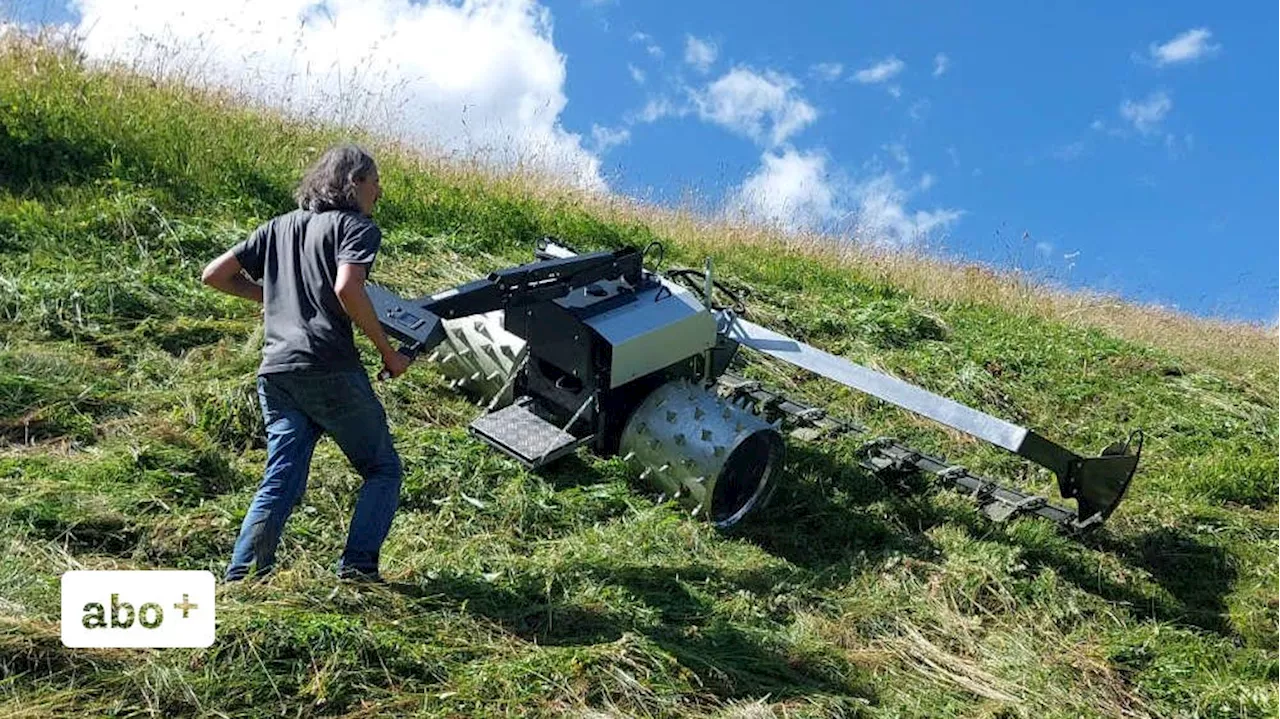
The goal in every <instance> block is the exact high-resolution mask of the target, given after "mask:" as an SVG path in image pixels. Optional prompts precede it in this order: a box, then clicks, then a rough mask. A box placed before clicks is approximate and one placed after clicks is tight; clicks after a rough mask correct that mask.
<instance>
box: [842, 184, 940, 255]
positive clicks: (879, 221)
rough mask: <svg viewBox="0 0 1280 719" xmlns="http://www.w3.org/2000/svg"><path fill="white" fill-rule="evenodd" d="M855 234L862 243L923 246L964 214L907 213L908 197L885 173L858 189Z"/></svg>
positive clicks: (935, 211) (859, 186) (857, 187)
mask: <svg viewBox="0 0 1280 719" xmlns="http://www.w3.org/2000/svg"><path fill="white" fill-rule="evenodd" d="M853 195H854V197H855V198H856V200H857V227H858V234H859V235H860V236H861V237H862V238H863V239H864V241H870V242H876V243H879V244H889V245H897V246H905V245H911V244H915V243H918V242H923V241H924V240H926V239H928V238H929V237H930V236H931V235H932V234H933V233H935V232H937V231H940V230H945V229H946V228H947V227H949V226H950V225H952V224H953V223H955V222H956V221H957V220H959V219H960V218H961V217H963V216H964V211H963V210H954V209H935V210H932V211H925V210H916V211H915V212H911V211H910V210H908V209H907V207H906V204H907V200H908V199H910V196H911V193H910V192H907V191H906V190H903V189H901V188H900V187H898V183H897V180H896V179H895V178H894V176H893V175H891V174H889V173H885V174H883V175H880V176H879V177H875V178H872V179H870V180H867V181H866V182H863V183H861V184H859V185H857V186H856V187H855V188H854V191H853Z"/></svg>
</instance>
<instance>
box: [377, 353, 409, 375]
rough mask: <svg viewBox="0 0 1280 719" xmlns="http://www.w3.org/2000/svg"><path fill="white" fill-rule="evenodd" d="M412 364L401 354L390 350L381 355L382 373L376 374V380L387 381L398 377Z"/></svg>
mask: <svg viewBox="0 0 1280 719" xmlns="http://www.w3.org/2000/svg"><path fill="white" fill-rule="evenodd" d="M411 364H413V360H412V359H411V358H409V357H406V356H404V355H403V354H401V353H399V352H397V351H395V350H392V351H391V352H384V353H383V354H382V371H381V372H379V373H378V379H380V380H388V379H393V378H395V377H399V376H400V375H402V374H404V372H405V370H407V369H409V365H411Z"/></svg>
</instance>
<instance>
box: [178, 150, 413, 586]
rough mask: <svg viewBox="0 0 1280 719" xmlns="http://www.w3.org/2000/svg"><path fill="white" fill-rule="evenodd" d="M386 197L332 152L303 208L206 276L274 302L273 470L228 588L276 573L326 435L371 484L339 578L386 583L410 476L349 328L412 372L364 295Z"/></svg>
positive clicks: (262, 390) (254, 505)
mask: <svg viewBox="0 0 1280 719" xmlns="http://www.w3.org/2000/svg"><path fill="white" fill-rule="evenodd" d="M381 194H382V188H381V186H380V184H379V180H378V168H377V166H376V165H375V164H374V161H373V158H372V157H371V156H370V155H369V153H367V152H365V151H364V150H363V149H361V148H359V147H356V146H354V145H340V146H337V147H333V148H331V149H329V150H328V151H326V152H325V153H324V154H323V155H322V156H321V157H320V158H319V160H317V161H316V163H315V164H314V165H313V166H312V167H311V168H310V169H309V170H308V171H307V173H306V175H305V176H304V177H303V179H302V182H301V183H300V184H299V186H298V189H297V191H296V193H295V198H296V199H297V201H298V209H297V210H295V211H293V212H290V213H287V214H284V215H280V216H279V217H275V218H273V219H271V220H270V221H268V222H266V223H264V224H262V225H261V226H259V227H258V228H257V229H256V230H254V231H253V233H252V234H251V235H250V236H249V237H248V238H247V239H246V240H244V241H243V242H240V243H239V244H237V245H235V246H234V247H232V248H231V249H230V250H228V251H227V252H226V253H225V254H223V255H222V256H220V257H218V258H217V259H215V260H214V261H213V262H210V263H209V266H208V267H206V268H205V269H204V274H203V281H204V283H205V284H207V285H209V286H210V287H213V288H215V289H218V290H220V291H222V292H226V293H228V294H232V295H236V296H238V297H244V298H247V299H250V300H253V301H255V302H261V303H263V304H264V306H265V307H264V310H265V311H264V315H265V330H266V332H265V339H264V342H263V347H262V364H261V365H260V366H259V368H258V378H257V384H258V399H259V402H260V404H261V405H262V416H263V421H264V422H265V424H266V431H267V464H266V469H265V471H264V472H263V477H262V482H261V483H260V484H259V485H258V490H257V493H256V494H255V495H254V497H253V501H252V502H251V503H250V505H249V511H248V514H246V515H245V518H244V523H243V524H242V525H241V527H240V536H239V538H238V539H237V540H236V545H235V550H234V551H233V552H232V555H231V563H230V565H229V566H228V567H227V571H226V575H225V579H226V580H227V581H235V580H239V579H243V578H245V577H246V576H248V575H249V573H250V568H251V565H252V568H253V570H254V571H255V574H256V576H259V577H261V576H265V575H267V574H268V573H270V572H271V571H272V570H273V569H274V567H275V552H276V546H277V545H278V544H279V542H280V534H281V532H282V530H283V529H284V524H285V520H286V519H288V517H289V514H290V512H292V510H293V507H294V505H295V504H297V503H298V500H299V499H300V498H301V496H302V492H303V490H304V489H305V487H306V483H307V474H308V472H309V471H310V466H311V453H312V450H313V449H314V448H315V444H316V441H317V440H318V439H319V438H320V435H321V434H322V433H328V434H329V435H330V436H332V437H333V438H334V440H335V441H336V442H337V443H338V446H339V447H340V448H341V449H342V451H343V453H344V454H345V455H346V456H347V459H348V460H349V461H350V462H351V464H352V466H353V467H354V468H355V469H356V471H357V472H359V474H360V476H361V477H362V478H363V479H364V483H363V485H362V486H361V487H360V492H359V496H358V497H357V498H356V506H355V512H354V514H353V516H352V518H351V527H350V529H349V532H348V535H347V542H346V548H345V549H344V550H343V553H342V556H341V558H340V559H339V561H338V566H337V570H338V576H339V577H341V578H344V579H355V580H368V581H381V576H380V575H379V572H378V552H379V550H380V548H381V546H382V543H383V541H384V540H385V539H386V537H387V532H388V531H389V530H390V528H391V519H392V517H393V515H394V514H395V510H396V507H397V505H398V503H399V494H400V484H401V474H402V473H401V465H400V457H399V455H398V454H397V453H396V450H395V447H394V446H392V441H391V433H390V431H389V429H388V427H387V418H386V413H385V411H384V410H383V407H382V404H381V402H379V401H378V398H377V396H375V395H374V393H373V387H372V385H371V384H370V383H369V377H368V375H367V374H366V373H365V371H364V368H363V366H362V365H361V363H360V356H359V353H358V352H357V350H356V346H355V342H354V339H353V337H352V330H351V324H352V322H354V323H355V324H356V325H357V326H358V327H359V328H360V330H361V331H362V332H364V334H365V335H366V336H368V338H369V339H370V340H372V341H373V344H374V346H375V347H377V348H378V351H379V352H380V353H381V354H382V361H383V364H384V369H385V371H386V372H387V373H388V374H389V375H390V376H391V377H397V376H399V375H400V374H402V373H403V372H404V371H405V370H406V369H407V368H408V366H409V362H410V360H409V358H408V357H405V356H404V355H402V354H400V353H399V352H397V351H395V350H394V349H393V348H392V347H391V344H390V342H389V341H388V340H387V336H386V333H385V332H384V331H383V329H382V326H381V325H380V324H379V323H378V319H377V316H376V313H375V311H374V309H373V305H372V303H371V302H370V301H369V296H368V295H367V294H366V293H365V289H364V282H365V278H366V277H367V276H368V274H369V271H370V269H371V268H372V266H373V261H374V257H375V256H376V255H377V252H378V248H379V246H380V245H381V242H382V232H381V231H380V230H379V229H378V227H377V225H375V224H374V223H373V220H372V219H371V218H370V214H371V213H372V212H373V207H374V205H375V204H376V203H377V201H378V198H379V197H380V196H381ZM241 270H244V271H245V272H246V273H247V274H248V275H249V277H251V278H253V280H255V281H258V282H261V284H258V283H257V282H251V281H250V280H249V279H246V278H245V277H244V275H242V274H241Z"/></svg>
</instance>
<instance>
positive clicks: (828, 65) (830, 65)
mask: <svg viewBox="0 0 1280 719" xmlns="http://www.w3.org/2000/svg"><path fill="white" fill-rule="evenodd" d="M843 72H844V65H841V64H840V63H838V62H820V63H818V64H816V65H814V66H812V67H810V68H809V73H810V74H812V75H813V76H814V77H816V78H818V79H819V80H825V81H827V82H832V81H834V80H839V79H840V75H841V74H842V73H843Z"/></svg>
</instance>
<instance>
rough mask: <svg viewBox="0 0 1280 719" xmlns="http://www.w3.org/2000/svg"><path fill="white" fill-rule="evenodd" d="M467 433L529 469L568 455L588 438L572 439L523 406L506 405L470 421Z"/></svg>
mask: <svg viewBox="0 0 1280 719" xmlns="http://www.w3.org/2000/svg"><path fill="white" fill-rule="evenodd" d="M471 431H472V432H474V433H475V434H477V435H479V436H480V437H481V438H482V439H484V440H485V441H487V442H489V443H490V444H492V445H493V446H495V447H497V448H498V449H500V450H502V451H503V452H506V453H507V454H509V455H511V456H512V457H514V458H516V459H517V460H519V461H521V462H523V463H524V464H526V465H528V466H530V467H537V466H540V465H543V464H546V463H547V462H550V461H552V460H554V459H557V458H559V457H560V456H562V455H565V454H568V453H569V452H570V451H572V450H573V449H574V448H576V447H577V446H578V445H580V444H582V443H583V442H584V441H586V440H588V439H590V437H583V438H579V437H575V436H573V435H572V434H569V433H568V432H565V431H562V430H561V429H560V428H559V427H557V426H555V425H554V424H551V423H550V422H548V421H547V420H545V419H543V418H541V417H539V416H538V415H536V414H534V413H533V412H531V411H529V408H528V407H527V406H526V405H524V404H510V405H507V406H506V407H503V408H502V409H500V410H498V411H496V412H490V413H488V414H484V415H481V416H479V417H477V418H475V419H474V420H472V422H471Z"/></svg>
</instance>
